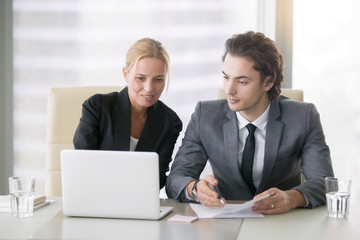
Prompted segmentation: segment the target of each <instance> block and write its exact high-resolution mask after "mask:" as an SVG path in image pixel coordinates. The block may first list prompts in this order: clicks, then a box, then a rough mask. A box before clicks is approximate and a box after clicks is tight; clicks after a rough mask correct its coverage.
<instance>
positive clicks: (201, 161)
mask: <svg viewBox="0 0 360 240" xmlns="http://www.w3.org/2000/svg"><path fill="white" fill-rule="evenodd" d="M200 121H201V102H200V103H198V104H197V106H196V109H195V112H194V113H193V114H192V116H191V120H190V122H189V124H188V126H187V129H186V133H185V136H184V138H183V140H182V145H181V147H180V149H179V151H178V152H177V154H176V157H175V160H174V163H173V165H172V167H171V171H170V175H169V176H168V178H167V182H166V193H167V195H168V197H170V198H174V199H177V200H178V201H187V200H186V197H185V192H184V190H185V188H186V186H187V185H188V184H189V183H190V182H191V181H193V180H195V179H198V178H199V176H200V174H201V172H202V171H203V169H204V167H205V165H206V162H207V159H208V156H207V154H206V152H205V149H204V147H203V146H202V144H201V139H200Z"/></svg>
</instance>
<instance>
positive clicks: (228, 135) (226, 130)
mask: <svg viewBox="0 0 360 240" xmlns="http://www.w3.org/2000/svg"><path fill="white" fill-rule="evenodd" d="M226 117H227V118H228V121H227V122H226V123H225V124H224V126H223V134H224V145H225V154H226V158H227V159H228V161H229V165H230V171H231V174H230V175H231V176H233V177H234V178H235V180H236V182H238V183H239V184H240V185H241V187H242V188H243V189H248V186H247V184H246V183H245V181H244V180H243V178H242V176H241V174H240V172H239V165H238V152H239V150H238V149H239V127H238V124H237V118H236V115H235V112H234V111H231V110H230V109H229V110H228V112H227V114H226ZM249 191H250V190H249Z"/></svg>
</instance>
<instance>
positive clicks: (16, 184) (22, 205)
mask: <svg viewBox="0 0 360 240" xmlns="http://www.w3.org/2000/svg"><path fill="white" fill-rule="evenodd" d="M9 191H10V202H11V214H12V215H13V216H17V217H31V216H32V215H33V211H34V192H35V178H34V177H10V178H9Z"/></svg>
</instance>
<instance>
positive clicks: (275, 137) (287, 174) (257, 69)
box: [166, 32, 333, 214]
mask: <svg viewBox="0 0 360 240" xmlns="http://www.w3.org/2000/svg"><path fill="white" fill-rule="evenodd" d="M223 61H224V65H223V75H224V88H225V92H226V95H227V99H226V100H215V101H204V102H199V103H198V104H197V106H196V109H195V112H194V113H193V115H192V117H191V120H190V122H189V125H188V127H187V130H186V133H185V137H184V139H183V142H182V146H181V147H180V149H179V151H178V153H177V155H176V157H175V160H174V163H173V165H172V169H171V172H170V175H169V177H168V179H167V183H166V191H167V194H168V196H169V197H170V198H175V199H177V200H179V201H198V202H201V203H202V204H204V205H205V206H209V207H216V206H219V207H221V206H223V203H225V204H226V202H225V199H227V200H250V199H252V198H253V197H255V198H257V197H259V196H262V195H265V194H270V195H271V196H270V197H268V198H266V199H263V200H261V201H258V202H256V203H255V205H254V207H253V210H257V211H259V212H261V213H263V214H274V213H282V212H287V211H289V210H290V209H292V208H296V207H308V208H313V207H316V206H319V205H322V204H324V203H325V186H324V178H325V177H326V176H333V170H332V164H331V159H330V151H329V147H328V146H327V145H326V143H325V136H324V133H323V129H322V126H321V123H320V118H319V114H318V112H317V110H316V108H315V106H314V105H313V104H310V103H303V102H297V101H294V100H290V99H288V98H285V97H282V96H280V97H279V95H280V92H281V90H280V88H281V83H282V81H283V79H284V76H283V66H284V62H283V57H282V55H281V53H280V52H279V49H278V47H277V46H276V44H275V43H274V42H273V41H272V40H270V39H269V38H267V37H266V36H265V35H264V34H262V33H254V32H247V33H245V34H239V35H235V36H233V37H232V38H230V39H228V40H227V42H226V51H225V54H224V56H223ZM248 124H250V125H248ZM207 161H210V164H211V166H212V170H213V173H214V176H212V175H209V176H206V177H205V178H203V179H199V176H200V174H201V172H202V170H203V169H204V167H205V165H206V162H207ZM301 173H303V174H304V175H305V178H306V182H305V183H302V184H301ZM215 186H217V187H218V189H219V191H220V193H221V194H222V197H223V198H222V199H221V200H222V201H220V199H219V198H218V194H217V193H216V191H214V190H213V188H211V187H215ZM222 202H223V203H222Z"/></svg>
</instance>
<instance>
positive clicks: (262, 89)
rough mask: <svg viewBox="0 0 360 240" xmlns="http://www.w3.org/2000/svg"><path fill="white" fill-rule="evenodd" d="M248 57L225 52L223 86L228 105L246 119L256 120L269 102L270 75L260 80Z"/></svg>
mask: <svg viewBox="0 0 360 240" xmlns="http://www.w3.org/2000/svg"><path fill="white" fill-rule="evenodd" d="M253 66H254V62H253V61H252V60H250V59H248V58H244V57H235V56H232V55H230V54H227V55H226V57H225V60H224V66H223V74H224V88H225V93H226V96H227V102H228V104H229V107H230V109H231V110H233V111H237V112H239V113H240V114H241V115H242V116H243V117H245V118H246V119H247V120H248V121H254V120H256V119H257V118H258V117H259V116H260V115H261V114H262V113H263V112H264V111H265V110H266V108H267V106H268V104H269V100H268V96H267V91H269V90H270V89H271V87H272V85H273V84H272V83H270V82H269V79H270V77H266V78H265V80H264V81H261V79H260V78H261V76H260V73H259V72H258V71H256V70H254V68H253Z"/></svg>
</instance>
